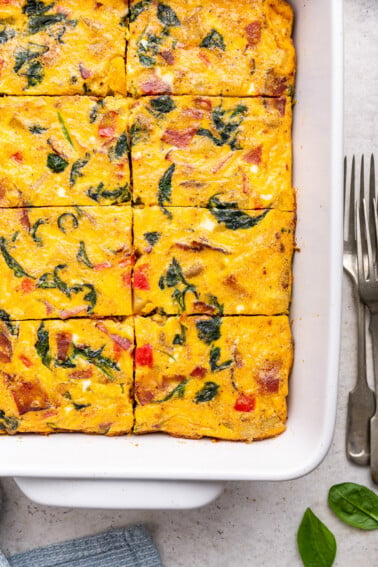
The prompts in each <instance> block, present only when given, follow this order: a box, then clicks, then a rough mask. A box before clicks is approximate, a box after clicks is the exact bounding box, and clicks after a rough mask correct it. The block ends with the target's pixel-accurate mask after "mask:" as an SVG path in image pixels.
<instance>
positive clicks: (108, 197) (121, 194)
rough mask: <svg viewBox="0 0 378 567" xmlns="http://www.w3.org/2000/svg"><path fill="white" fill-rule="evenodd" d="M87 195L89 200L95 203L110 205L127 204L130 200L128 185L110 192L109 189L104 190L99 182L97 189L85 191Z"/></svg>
mask: <svg viewBox="0 0 378 567" xmlns="http://www.w3.org/2000/svg"><path fill="white" fill-rule="evenodd" d="M87 195H88V197H89V198H90V199H92V200H93V201H96V203H101V202H102V201H110V203H109V204H110V205H118V204H119V203H127V202H129V201H130V200H131V193H130V189H129V185H128V183H126V185H123V186H122V187H117V188H116V189H113V190H112V191H111V190H109V189H105V185H104V183H102V182H101V183H99V184H98V186H97V187H90V188H89V189H88V191H87Z"/></svg>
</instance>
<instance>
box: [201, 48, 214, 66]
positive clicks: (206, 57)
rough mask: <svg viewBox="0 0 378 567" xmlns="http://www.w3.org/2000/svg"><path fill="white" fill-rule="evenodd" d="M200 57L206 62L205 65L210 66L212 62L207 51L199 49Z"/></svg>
mask: <svg viewBox="0 0 378 567" xmlns="http://www.w3.org/2000/svg"><path fill="white" fill-rule="evenodd" d="M198 57H199V58H200V59H201V61H202V62H203V63H205V65H207V66H209V65H210V64H211V61H210V59H209V58H208V56H207V55H206V53H204V52H203V51H199V52H198Z"/></svg>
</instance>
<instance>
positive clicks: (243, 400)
mask: <svg viewBox="0 0 378 567" xmlns="http://www.w3.org/2000/svg"><path fill="white" fill-rule="evenodd" d="M255 408H256V398H255V396H247V395H246V394H239V396H238V398H237V400H236V402H235V405H234V409H235V410H236V411H243V412H246V413H250V412H251V411H254V409H255Z"/></svg>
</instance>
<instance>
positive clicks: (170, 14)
mask: <svg viewBox="0 0 378 567" xmlns="http://www.w3.org/2000/svg"><path fill="white" fill-rule="evenodd" d="M157 17H158V20H160V22H161V23H162V24H164V25H165V26H167V27H170V26H180V25H181V24H180V20H179V19H178V17H177V14H176V12H175V11H174V10H172V8H171V7H170V6H168V5H167V4H161V3H159V4H158V8H157Z"/></svg>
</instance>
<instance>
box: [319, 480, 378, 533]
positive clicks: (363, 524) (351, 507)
mask: <svg viewBox="0 0 378 567" xmlns="http://www.w3.org/2000/svg"><path fill="white" fill-rule="evenodd" d="M328 504H329V507H330V508H331V510H332V511H333V512H334V513H335V514H336V516H337V517H338V518H340V520H342V521H343V522H345V523H346V524H349V525H350V526H353V527H355V528H359V529H360V530H376V529H378V495H377V494H376V493H375V492H373V491H372V490H369V489H368V488H366V487H365V486H362V485H361V484H355V483H353V482H344V483H342V484H335V485H334V486H332V487H331V488H330V490H329V493H328Z"/></svg>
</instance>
